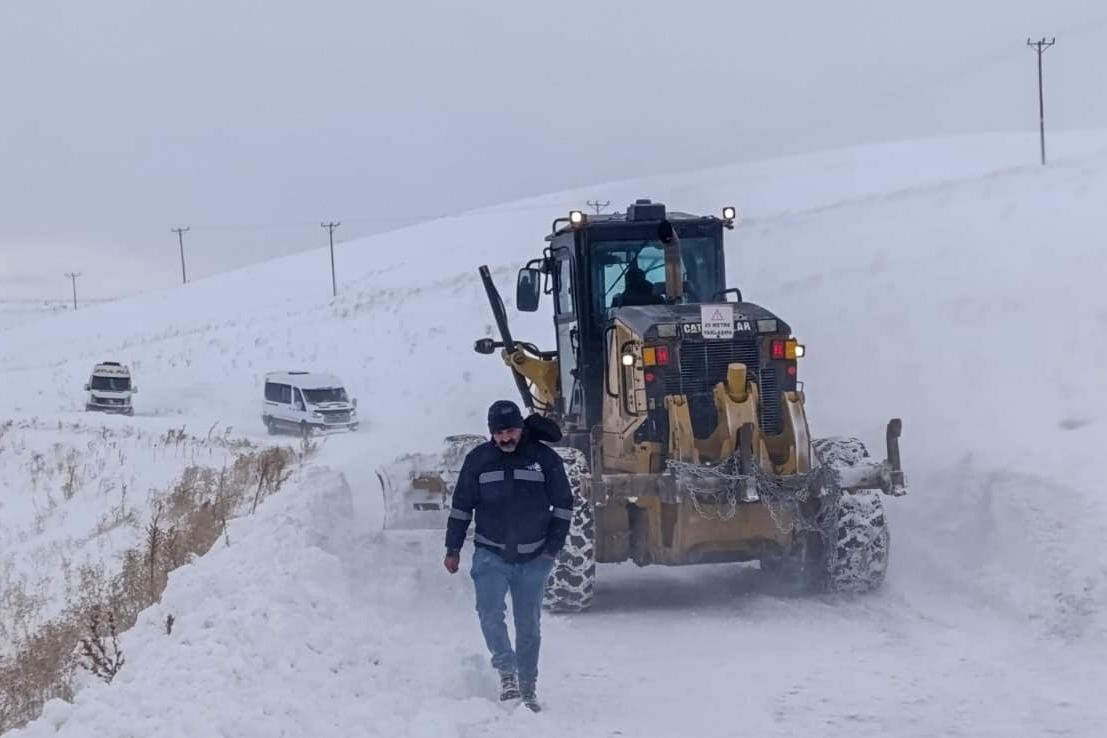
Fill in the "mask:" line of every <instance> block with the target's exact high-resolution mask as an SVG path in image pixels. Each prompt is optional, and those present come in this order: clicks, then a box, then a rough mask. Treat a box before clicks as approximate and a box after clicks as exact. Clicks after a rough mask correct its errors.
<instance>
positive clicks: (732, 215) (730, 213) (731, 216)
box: [723, 205, 738, 228]
mask: <svg viewBox="0 0 1107 738" xmlns="http://www.w3.org/2000/svg"><path fill="white" fill-rule="evenodd" d="M736 220H738V209H737V208H735V207H734V206H733V205H727V206H726V207H725V208H723V224H724V225H725V226H726V227H727V228H733V227H734V221H736Z"/></svg>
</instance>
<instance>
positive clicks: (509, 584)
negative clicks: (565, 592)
mask: <svg viewBox="0 0 1107 738" xmlns="http://www.w3.org/2000/svg"><path fill="white" fill-rule="evenodd" d="M553 565H554V562H553V560H552V559H547V558H545V557H544V556H539V557H538V558H536V559H532V560H531V561H525V562H523V563H516V564H509V563H507V562H506V561H504V560H503V559H501V558H500V557H499V556H498V555H496V554H494V553H492V552H491V551H489V550H488V549H484V548H480V547H477V548H476V550H475V551H474V552H473V567H472V569H471V570H470V572H469V575H470V576H471V577H472V578H473V585H474V588H475V589H476V593H477V616H478V617H479V618H480V629H481V632H482V633H484V642H485V644H486V645H487V646H488V651H489V652H490V653H491V654H492V667H493V668H495V669H496V670H497V671H499V672H500V673H501V674H502V673H505V672H517V673H518V674H519V681H520V682H523V683H527V682H530V683H534V682H535V681H537V679H538V648H539V646H540V645H541V642H542V634H541V630H540V627H539V620H540V618H541V615H542V594H543V593H544V592H545V591H546V580H547V579H548V578H549V576H550V571H551V570H552V569H553ZM509 591H510V592H511V609H512V612H513V613H514V615H515V646H516V649H517V651H518V653H516V652H515V651H512V650H511V639H510V638H509V637H508V634H507V624H506V623H505V622H504V613H505V612H506V609H507V605H506V597H507V593H508V592H509Z"/></svg>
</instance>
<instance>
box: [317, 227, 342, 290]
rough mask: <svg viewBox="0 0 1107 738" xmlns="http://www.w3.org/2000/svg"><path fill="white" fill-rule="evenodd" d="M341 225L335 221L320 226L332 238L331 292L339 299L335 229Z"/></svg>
mask: <svg viewBox="0 0 1107 738" xmlns="http://www.w3.org/2000/svg"><path fill="white" fill-rule="evenodd" d="M340 225H342V223H335V222H333V221H332V222H330V223H320V224H319V226H320V227H321V228H326V229H327V234H328V235H329V236H330V239H331V292H332V293H333V295H334V297H338V280H337V279H336V278H335V275H334V229H335V228H338V226H340Z"/></svg>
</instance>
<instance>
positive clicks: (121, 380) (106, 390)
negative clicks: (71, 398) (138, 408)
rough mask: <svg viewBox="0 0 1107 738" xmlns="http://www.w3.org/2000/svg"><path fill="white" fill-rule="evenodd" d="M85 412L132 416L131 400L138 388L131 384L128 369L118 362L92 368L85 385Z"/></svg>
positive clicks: (133, 412) (109, 362)
mask: <svg viewBox="0 0 1107 738" xmlns="http://www.w3.org/2000/svg"><path fill="white" fill-rule="evenodd" d="M85 392H86V393H87V394H86V397H85V410H95V411H99V412H105V413H120V414H123V415H134V414H135V409H134V405H133V404H131V398H132V397H133V396H134V394H135V393H136V392H138V387H136V386H135V385H134V384H132V383H131V370H130V368H128V367H126V366H124V365H122V364H120V363H119V362H118V361H105V362H102V363H100V364H97V365H96V366H94V367H93V368H92V376H90V377H89V378H88V382H86V383H85Z"/></svg>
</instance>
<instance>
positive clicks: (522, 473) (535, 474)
mask: <svg viewBox="0 0 1107 738" xmlns="http://www.w3.org/2000/svg"><path fill="white" fill-rule="evenodd" d="M514 477H515V478H516V479H520V480H523V481H526V482H545V481H546V475H545V474H543V473H542V470H541V469H516V470H515V472H514Z"/></svg>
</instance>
